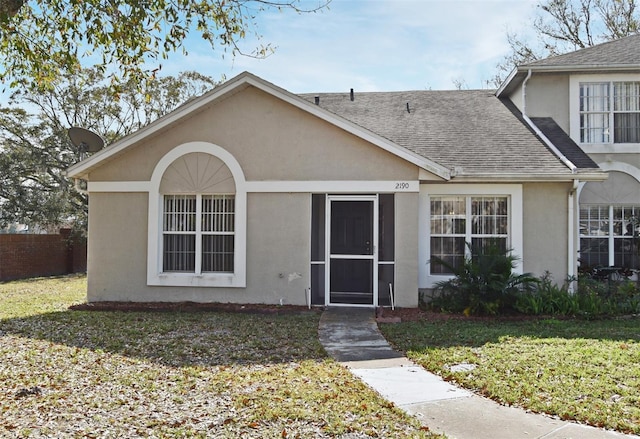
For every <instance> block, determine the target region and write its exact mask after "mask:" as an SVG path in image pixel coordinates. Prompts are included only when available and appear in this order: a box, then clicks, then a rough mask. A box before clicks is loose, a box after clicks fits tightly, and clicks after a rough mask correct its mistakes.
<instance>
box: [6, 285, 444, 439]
mask: <svg viewBox="0 0 640 439" xmlns="http://www.w3.org/2000/svg"><path fill="white" fill-rule="evenodd" d="M85 290H86V279H84V278H83V277H69V278H58V279H39V280H33V281H22V282H11V283H5V284H0V383H2V390H1V393H2V397H0V414H1V416H0V436H2V437H96V438H98V437H100V438H115V437H118V438H121V437H157V438H175V437H180V438H183V437H202V438H204V437H207V438H211V437H214V438H238V437H243V438H258V437H260V438H295V437H300V438H324V437H341V436H345V435H348V437H362V438H365V437H385V438H405V437H435V436H432V435H431V434H430V433H429V432H428V431H426V430H425V429H424V428H422V427H421V426H420V424H419V423H418V421H417V420H416V419H414V418H412V417H410V416H408V415H406V414H405V413H404V412H402V411H401V410H399V409H397V408H396V407H394V406H393V405H392V404H390V403H389V402H387V401H385V400H384V399H382V398H380V397H379V396H378V395H377V394H376V393H375V392H373V391H372V390H370V389H369V388H367V387H366V386H365V385H364V384H362V382H360V381H359V380H358V379H356V378H354V377H353V376H352V375H351V374H350V373H349V372H348V371H347V370H346V369H345V368H344V367H342V366H340V365H339V364H337V363H335V362H334V361H332V360H330V359H328V358H327V356H326V354H325V352H324V350H323V349H322V346H321V345H320V344H319V342H318V337H317V326H318V319H319V313H317V312H304V313H295V314H289V315H268V314H236V313H225V312H194V313H185V312H175V311H174V312H102V311H69V310H68V307H69V306H70V305H72V304H76V303H81V302H82V301H83V300H84V292H85ZM345 437H347V436H345Z"/></svg>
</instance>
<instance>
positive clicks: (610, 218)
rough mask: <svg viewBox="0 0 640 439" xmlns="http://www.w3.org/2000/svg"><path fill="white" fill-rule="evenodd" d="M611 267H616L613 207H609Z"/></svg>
mask: <svg viewBox="0 0 640 439" xmlns="http://www.w3.org/2000/svg"><path fill="white" fill-rule="evenodd" d="M608 207H609V239H608V244H609V267H613V266H614V265H615V254H614V249H615V245H614V244H615V243H614V239H615V238H614V235H613V223H614V222H615V218H614V217H613V205H609V206H608Z"/></svg>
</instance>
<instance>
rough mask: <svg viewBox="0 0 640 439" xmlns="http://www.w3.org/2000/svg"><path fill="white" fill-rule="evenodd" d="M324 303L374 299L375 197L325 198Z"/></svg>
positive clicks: (367, 302) (366, 302)
mask: <svg viewBox="0 0 640 439" xmlns="http://www.w3.org/2000/svg"><path fill="white" fill-rule="evenodd" d="M329 200H330V203H329V210H330V213H329V221H328V233H327V236H329V237H330V239H329V270H328V282H327V284H328V287H329V291H328V292H329V294H327V295H326V296H325V297H326V298H327V302H328V303H327V304H328V305H365V306H373V305H374V304H375V303H377V293H378V292H377V284H376V282H374V279H377V274H376V273H375V272H376V268H377V264H376V255H377V253H376V245H377V235H378V234H377V230H374V229H375V228H376V225H377V224H376V223H375V222H374V221H373V219H374V218H376V216H377V213H376V210H377V199H376V197H370V196H359V197H343V196H334V197H330V198H329Z"/></svg>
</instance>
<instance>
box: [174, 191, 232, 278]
mask: <svg viewBox="0 0 640 439" xmlns="http://www.w3.org/2000/svg"><path fill="white" fill-rule="evenodd" d="M234 215H235V196H234V195H233V194H194V195H171V194H169V195H164V196H163V213H162V272H164V273H168V272H173V273H194V274H202V273H233V271H234V238H235V236H234V235H235V228H234V227H235V226H234V224H235V218H234Z"/></svg>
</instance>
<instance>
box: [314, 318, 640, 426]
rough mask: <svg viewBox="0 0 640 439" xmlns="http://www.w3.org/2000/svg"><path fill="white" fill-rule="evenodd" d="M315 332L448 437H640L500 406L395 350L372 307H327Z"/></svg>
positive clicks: (374, 384) (381, 389) (332, 351)
mask: <svg viewBox="0 0 640 439" xmlns="http://www.w3.org/2000/svg"><path fill="white" fill-rule="evenodd" d="M318 332H319V336H320V342H321V343H322V345H323V346H324V348H325V350H326V351H327V353H328V354H329V355H331V356H332V357H333V358H335V359H336V360H337V361H339V362H340V363H342V364H344V365H345V366H346V367H348V368H350V369H351V372H352V373H353V374H355V375H357V376H358V377H360V378H361V379H362V380H363V381H364V382H365V383H367V384H368V385H369V386H370V387H372V388H373V389H374V390H376V391H377V392H378V393H380V394H381V395H382V396H383V397H385V398H386V399H388V400H389V401H391V402H393V403H394V404H395V405H397V406H399V407H400V408H402V409H404V410H405V411H407V412H408V413H410V414H412V415H414V416H416V417H418V418H419V419H420V421H421V422H422V423H423V424H424V425H426V426H428V427H429V428H430V429H431V430H432V431H435V432H438V433H442V434H445V435H447V436H448V437H449V438H451V439H485V438H486V439H517V438H539V439H543V438H544V439H570V438H571V439H621V438H627V439H630V438H635V439H640V438H639V437H638V436H632V435H624V434H620V433H616V432H612V431H605V430H602V429H599V428H594V427H588V426H584V425H579V424H575V423H571V422H566V421H561V420H559V419H554V418H551V417H549V416H545V415H538V414H532V413H527V412H526V411H524V410H521V409H516V408H513V407H506V406H502V405H500V404H497V403H495V402H494V401H492V400H489V399H486V398H482V397H480V396H477V395H475V394H473V393H471V392H468V391H466V390H464V389H461V388H459V387H456V386H454V385H452V384H449V383H447V382H445V381H444V380H442V379H441V378H440V377H438V376H437V375H434V374H432V373H429V372H427V371H426V370H424V369H423V368H422V367H420V366H417V365H416V364H414V363H413V362H411V361H410V360H408V359H407V358H405V357H404V356H403V355H402V354H401V353H399V352H397V351H395V350H393V349H392V348H391V347H390V346H389V344H388V343H387V341H386V340H385V339H384V337H383V336H382V334H381V333H380V331H379V330H378V325H377V323H376V321H375V314H374V310H373V309H370V308H337V307H336V308H328V309H327V310H326V311H324V313H323V314H322V317H321V319H320V326H319V328H318Z"/></svg>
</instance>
